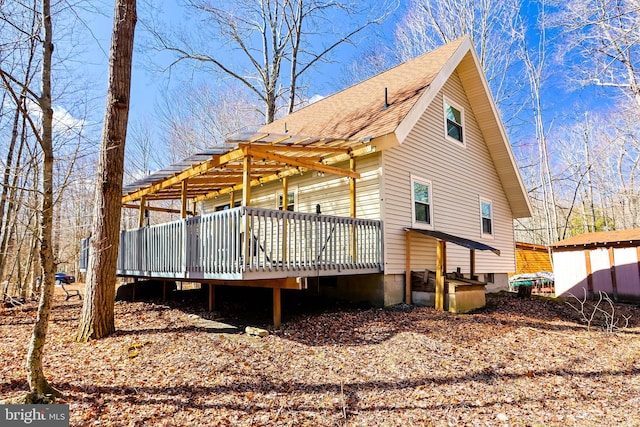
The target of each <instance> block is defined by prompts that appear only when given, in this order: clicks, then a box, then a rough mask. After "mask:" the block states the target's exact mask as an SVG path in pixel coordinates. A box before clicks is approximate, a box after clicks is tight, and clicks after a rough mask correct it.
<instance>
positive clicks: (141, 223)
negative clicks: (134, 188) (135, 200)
mask: <svg viewBox="0 0 640 427" xmlns="http://www.w3.org/2000/svg"><path fill="white" fill-rule="evenodd" d="M146 205H147V198H146V197H145V196H142V197H140V208H139V209H138V227H140V228H142V227H144V211H145V209H146Z"/></svg>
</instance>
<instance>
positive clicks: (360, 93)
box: [260, 38, 465, 139]
mask: <svg viewBox="0 0 640 427" xmlns="http://www.w3.org/2000/svg"><path fill="white" fill-rule="evenodd" d="M464 40H465V39H463V38H462V39H459V40H456V41H454V42H452V43H449V44H446V45H444V46H442V47H440V48H438V49H436V50H433V51H431V52H429V53H427V54H424V55H421V56H419V57H417V58H415V59H412V60H410V61H408V62H405V63H403V64H400V65H398V66H396V67H394V68H391V69H389V70H387V71H384V72H382V73H381V74H378V75H376V76H374V77H371V78H369V79H367V80H364V81H362V82H360V83H358V84H356V85H354V86H351V87H349V88H347V89H344V90H342V91H340V92H336V93H334V94H333V95H330V96H327V97H325V98H323V99H321V100H319V101H317V102H315V103H313V104H310V105H308V106H306V107H304V108H302V109H300V110H298V111H295V112H293V113H291V114H289V115H287V116H285V117H283V118H281V119H278V120H276V121H274V122H273V123H270V124H268V125H266V126H263V127H262V128H261V129H260V130H261V131H264V132H284V131H285V130H286V131H287V132H291V133H294V134H298V135H323V136H327V137H331V138H339V139H365V138H372V139H373V138H377V137H381V136H384V135H388V134H391V133H393V132H394V131H395V130H396V129H397V128H398V126H399V125H400V123H402V121H403V120H404V119H405V117H406V116H407V114H408V113H409V111H410V110H411V108H412V107H413V106H414V105H415V104H416V102H417V101H418V99H419V98H420V96H421V95H423V94H424V93H425V91H426V90H427V88H428V87H429V85H430V84H431V82H432V81H433V79H434V78H435V77H436V76H437V75H438V73H439V72H440V70H442V68H443V67H444V65H445V64H446V63H447V61H449V59H450V58H451V56H452V55H453V53H454V52H455V51H456V49H458V48H459V47H460V45H461V44H462V43H463V42H464ZM385 89H386V90H387V100H388V107H387V108H384V102H385Z"/></svg>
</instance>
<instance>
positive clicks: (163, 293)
mask: <svg viewBox="0 0 640 427" xmlns="http://www.w3.org/2000/svg"><path fill="white" fill-rule="evenodd" d="M166 300H167V281H166V280H163V281H162V301H166Z"/></svg>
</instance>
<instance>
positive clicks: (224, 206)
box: [213, 200, 242, 212]
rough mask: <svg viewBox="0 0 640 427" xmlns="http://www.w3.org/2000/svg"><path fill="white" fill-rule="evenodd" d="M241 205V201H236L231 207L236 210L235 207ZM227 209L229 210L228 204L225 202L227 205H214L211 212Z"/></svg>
mask: <svg viewBox="0 0 640 427" xmlns="http://www.w3.org/2000/svg"><path fill="white" fill-rule="evenodd" d="M241 204H242V202H241V201H239V200H236V201H235V202H234V203H233V207H234V208H237V207H239V206H240V205H241ZM227 209H231V208H230V207H229V202H227V203H222V204H220V205H215V206H214V207H213V211H214V212H221V211H226V210H227Z"/></svg>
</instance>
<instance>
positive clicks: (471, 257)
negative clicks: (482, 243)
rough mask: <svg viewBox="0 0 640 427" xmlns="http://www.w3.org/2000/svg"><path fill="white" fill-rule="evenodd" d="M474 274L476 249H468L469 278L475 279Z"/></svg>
mask: <svg viewBox="0 0 640 427" xmlns="http://www.w3.org/2000/svg"><path fill="white" fill-rule="evenodd" d="M475 274H476V251H475V249H469V279H471V280H475V279H474V278H473V276H475Z"/></svg>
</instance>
